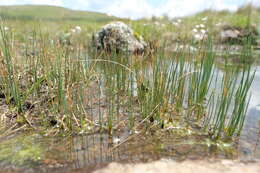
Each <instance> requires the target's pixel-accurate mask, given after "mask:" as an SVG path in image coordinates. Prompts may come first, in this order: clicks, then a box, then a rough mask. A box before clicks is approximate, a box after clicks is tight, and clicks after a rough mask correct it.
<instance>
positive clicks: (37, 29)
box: [0, 11, 254, 161]
mask: <svg viewBox="0 0 260 173" xmlns="http://www.w3.org/2000/svg"><path fill="white" fill-rule="evenodd" d="M11 12H12V11H8V15H9V17H7V20H6V21H1V24H0V25H1V26H0V33H1V34H0V96H1V99H2V101H3V103H2V105H1V107H4V108H5V109H6V110H4V113H3V114H2V115H0V120H1V126H0V130H2V129H4V131H5V132H4V133H3V134H1V135H0V139H1V137H3V136H7V135H8V134H10V133H12V131H16V130H17V129H18V130H25V129H27V130H29V129H30V130H34V131H36V132H39V133H41V134H43V135H45V136H55V135H74V134H76V135H78V134H88V133H98V132H100V133H101V132H102V133H103V132H106V133H108V134H110V135H112V134H114V133H117V132H118V131H124V130H127V131H129V134H132V135H134V134H138V133H145V132H151V131H154V130H155V131H159V132H162V133H164V132H165V131H167V132H168V131H171V132H172V133H176V134H177V135H201V136H204V137H205V141H207V144H208V145H211V144H212V145H213V144H215V143H214V142H216V141H217V142H219V141H221V140H223V141H225V142H226V141H231V140H232V139H235V137H238V136H239V135H240V132H241V130H242V128H243V124H244V121H245V117H246V113H247V109H248V104H249V100H250V93H249V88H250V86H251V84H252V81H253V79H254V69H253V67H252V65H251V64H250V63H247V62H249V61H250V59H251V58H252V57H251V51H252V45H251V44H252V42H251V38H250V37H249V36H248V37H246V38H243V39H244V40H243V42H242V43H240V45H239V46H241V47H242V48H241V49H240V50H239V51H240V52H239V56H240V60H241V62H242V63H241V64H239V65H236V66H235V65H229V64H227V63H224V65H223V64H222V65H220V66H221V70H220V69H219V68H217V66H218V65H219V64H218V63H217V56H218V54H217V52H216V46H217V45H215V44H216V41H215V40H214V32H210V31H207V30H209V28H208V29H207V28H205V27H206V26H209V25H210V23H206V22H204V23H203V24H201V25H200V29H198V28H199V27H197V29H196V30H193V31H196V32H198V30H200V31H199V32H201V33H204V34H206V33H207V39H204V36H202V39H201V40H197V39H196V37H195V38H194V37H189V38H188V35H189V34H190V33H192V32H193V31H192V27H190V28H189V29H190V31H188V32H187V33H181V32H182V30H181V31H180V37H178V38H176V39H174V40H169V39H167V38H166V37H162V38H163V39H160V38H161V36H162V35H163V34H162V33H160V32H166V31H170V32H172V31H175V29H176V27H179V26H176V27H175V25H177V24H176V23H175V24H172V23H167V22H165V21H162V23H166V26H160V29H158V30H157V29H156V27H159V26H157V24H154V23H153V21H152V24H151V25H150V24H146V23H145V22H147V21H146V20H140V21H135V22H133V21H127V20H126V19H123V20H124V21H126V22H128V23H130V24H131V25H132V26H133V28H135V29H136V33H135V35H138V36H140V37H141V35H143V36H144V38H145V40H147V41H148V50H147V51H146V52H145V53H143V54H141V55H132V54H128V53H123V52H116V51H114V52H113V50H112V51H110V52H106V51H103V52H99V51H97V50H95V49H94V48H93V46H92V43H91V36H92V35H91V34H92V33H93V32H94V31H95V30H97V29H99V26H101V25H102V24H103V23H105V22H107V21H110V20H112V19H111V18H108V19H104V20H103V19H102V20H101V19H100V21H98V22H97V23H91V24H89V23H88V24H84V23H80V24H79V25H81V24H82V25H81V26H82V30H81V27H79V26H76V27H74V22H75V21H74V20H73V21H72V22H71V23H69V24H68V23H66V22H65V24H64V25H62V24H59V25H58V24H57V25H54V22H53V21H52V20H47V21H45V22H46V23H48V24H47V25H48V26H50V27H52V26H55V27H54V28H55V30H54V31H49V29H47V28H48V27H44V26H43V25H44V24H43V23H41V22H35V21H33V20H32V19H29V18H26V17H23V19H24V21H23V22H24V23H23V22H21V21H19V20H18V21H16V20H15V19H14V17H12V15H13V14H12V13H11ZM9 13H10V14H9ZM28 13H29V12H28ZM205 13H206V12H205ZM28 15H29V14H28ZM200 15H202V14H200ZM221 15H223V14H222V13H221ZM10 16H11V17H10ZM5 17H6V16H5ZM197 17H198V16H197ZM203 17H204V16H203ZM199 18H200V17H199ZM27 20H28V21H27ZM53 20H54V19H53ZM68 20H69V19H68ZM185 20H187V21H189V20H191V19H190V18H187V19H184V21H185ZM207 20H208V19H207ZM203 21H205V20H203ZM56 22H57V21H56ZM80 22H82V20H80ZM168 22H169V21H168ZM177 23H178V25H183V24H180V23H181V22H177ZM21 24H23V27H21V28H20V27H17V26H20V25H21ZM196 24H197V23H196ZM196 24H195V23H194V25H195V26H196ZM7 26H8V27H7ZM85 26H86V27H85ZM72 27H73V29H74V30H73V29H70V28H72ZM75 28H76V29H75ZM201 28H204V29H201ZM164 34H165V33H164ZM172 37H174V36H172ZM164 38H166V39H164ZM185 38H186V39H185ZM176 40H177V41H176ZM173 41H174V46H173V47H172V48H171V50H170V51H169V46H172V45H173ZM231 54H232V52H231V51H229V47H227V49H225V51H223V52H222V54H221V55H222V57H224V58H225V61H226V62H227V61H228V58H229V56H230V55H231ZM209 139H211V141H208V140H209ZM25 140H26V139H25ZM212 141H214V142H212ZM219 143H221V142H219ZM35 147H37V146H35ZM32 150H33V151H29V152H30V154H33V160H34V159H36V160H37V158H39V157H40V156H39V157H38V155H39V154H40V152H39V151H38V150H37V148H32ZM8 152H9V151H8ZM10 153H11V152H10ZM21 153H22V154H24V155H25V158H26V157H27V150H26V149H25V150H24V151H21ZM34 153H36V154H34ZM0 155H1V151H0ZM28 157H31V155H29V156H28ZM18 158H19V157H18ZM0 161H1V157H0Z"/></svg>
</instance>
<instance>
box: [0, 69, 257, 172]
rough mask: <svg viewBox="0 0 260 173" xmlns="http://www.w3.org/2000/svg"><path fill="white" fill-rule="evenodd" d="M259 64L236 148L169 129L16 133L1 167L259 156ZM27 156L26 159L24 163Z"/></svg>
mask: <svg viewBox="0 0 260 173" xmlns="http://www.w3.org/2000/svg"><path fill="white" fill-rule="evenodd" d="M255 68H256V74H255V79H254V82H253V84H252V87H251V89H250V92H251V94H252V97H251V101H250V104H249V109H248V114H247V118H246V121H245V125H244V129H243V132H242V135H241V137H240V139H239V143H238V145H237V147H235V148H234V147H232V146H230V144H226V143H218V144H210V145H209V142H208V141H207V140H205V138H204V136H203V135H201V136H200V135H196V136H192V135H187V134H182V133H181V135H179V136H176V135H175V134H172V133H171V132H170V131H166V132H164V133H161V132H156V131H154V132H151V133H149V134H146V133H142V132H138V133H136V134H134V135H130V134H129V132H128V131H123V132H121V133H119V134H116V135H114V136H113V137H110V136H108V135H107V134H91V135H82V136H74V137H68V138H49V137H42V136H40V135H36V134H16V135H15V136H10V137H9V138H8V139H4V140H2V141H1V146H0V147H1V148H0V154H2V156H3V157H0V167H2V168H6V169H8V170H13V171H14V172H17V171H18V172H20V171H25V172H26V171H28V170H29V169H30V170H31V171H32V172H38V171H39V170H40V171H41V172H48V171H54V172H55V171H56V172H66V171H69V170H75V169H80V168H86V167H87V168H89V170H90V171H91V170H94V169H96V168H98V167H102V166H105V165H106V164H108V163H110V162H113V161H118V162H131V163H132V162H134V163H138V162H148V161H152V160H158V159H160V158H170V159H174V160H185V159H202V158H228V159H234V158H236V159H237V158H238V159H241V160H250V159H260V66H256V67H255ZM128 137H130V138H128ZM12 139H13V140H12ZM5 142H6V143H5ZM3 144H4V145H3ZM28 146H31V147H28ZM32 146H33V147H32ZM10 153H11V154H10ZM34 153H35V154H34ZM4 155H6V156H7V157H4ZM36 156H37V157H36ZM22 157H27V159H25V160H24V162H23V161H22V160H21V158H22ZM7 158H8V160H7ZM14 165H18V166H14ZM28 167H31V168H28ZM0 172H1V171H0Z"/></svg>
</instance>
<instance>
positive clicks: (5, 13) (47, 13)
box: [0, 5, 115, 22]
mask: <svg viewBox="0 0 260 173" xmlns="http://www.w3.org/2000/svg"><path fill="white" fill-rule="evenodd" d="M0 16H1V17H3V18H5V19H17V20H32V19H40V20H48V21H61V20H63V21H64V20H74V21H88V22H104V21H109V20H113V19H115V17H111V16H108V15H106V14H102V13H97V12H86V11H76V10H70V9H66V8H63V7H56V6H44V5H22V6H0Z"/></svg>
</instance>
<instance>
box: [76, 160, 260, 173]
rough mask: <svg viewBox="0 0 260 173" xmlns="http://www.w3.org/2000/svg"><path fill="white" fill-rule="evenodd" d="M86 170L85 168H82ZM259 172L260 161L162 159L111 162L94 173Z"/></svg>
mask: <svg viewBox="0 0 260 173" xmlns="http://www.w3.org/2000/svg"><path fill="white" fill-rule="evenodd" d="M81 171H82V172H84V170H81ZM194 171H195V172H199V173H257V172H260V162H259V161H255V162H251V163H242V162H239V161H231V160H221V161H217V162H216V161H185V162H175V161H170V160H160V161H156V162H151V163H146V164H125V165H124V164H119V163H111V164H109V165H108V166H107V167H105V168H103V169H100V170H96V171H95V172H94V173H122V172H124V173H142V172H147V173H148V172H149V173H158V172H162V173H175V172H176V173H194Z"/></svg>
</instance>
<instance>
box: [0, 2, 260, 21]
mask: <svg viewBox="0 0 260 173" xmlns="http://www.w3.org/2000/svg"><path fill="white" fill-rule="evenodd" d="M158 1H159V0H158ZM248 2H252V4H253V5H255V6H260V0H164V1H161V5H159V6H156V5H153V4H152V3H151V1H150V0H0V5H14V4H48V5H57V6H64V7H67V8H72V9H79V10H91V11H99V12H105V13H110V14H113V15H115V16H119V17H129V18H132V19H136V18H140V17H149V16H152V15H156V16H160V15H164V14H167V15H168V16H170V17H179V16H185V15H190V14H193V13H196V12H199V11H202V10H205V9H216V10H223V9H227V10H231V11H234V10H236V9H237V8H238V7H240V6H241V5H243V4H245V3H248Z"/></svg>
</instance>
